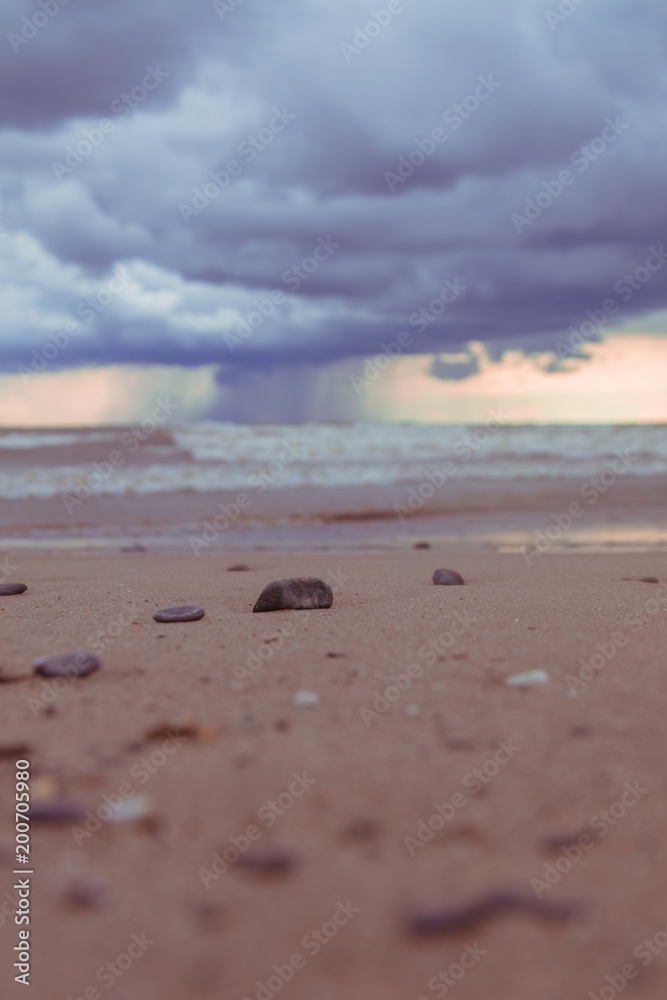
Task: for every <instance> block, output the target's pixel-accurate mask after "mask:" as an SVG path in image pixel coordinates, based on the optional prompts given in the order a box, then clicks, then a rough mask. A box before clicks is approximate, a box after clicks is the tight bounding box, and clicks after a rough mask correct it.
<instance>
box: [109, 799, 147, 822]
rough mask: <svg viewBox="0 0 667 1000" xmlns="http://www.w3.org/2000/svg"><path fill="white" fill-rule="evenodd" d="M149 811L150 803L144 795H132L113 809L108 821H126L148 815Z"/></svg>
mask: <svg viewBox="0 0 667 1000" xmlns="http://www.w3.org/2000/svg"><path fill="white" fill-rule="evenodd" d="M151 812H152V809H151V805H150V802H149V801H148V799H147V798H146V796H145V795H134V796H133V797H132V798H131V799H124V800H123V801H122V802H121V804H120V805H119V806H118V808H117V809H114V811H113V814H112V815H111V816H110V817H109V821H110V822H111V823H127V822H128V820H131V819H141V817H142V816H149V815H150V813H151Z"/></svg>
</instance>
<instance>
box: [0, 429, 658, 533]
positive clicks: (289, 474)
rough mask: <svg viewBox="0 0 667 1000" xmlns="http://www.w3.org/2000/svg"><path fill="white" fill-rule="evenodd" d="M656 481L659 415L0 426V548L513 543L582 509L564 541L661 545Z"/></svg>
mask: <svg viewBox="0 0 667 1000" xmlns="http://www.w3.org/2000/svg"><path fill="white" fill-rule="evenodd" d="M596 477H601V479H600V478H596ZM666 483H667V427H666V426H665V425H630V426H625V425H611V426H610V425H585V426H579V425H552V426H535V425H519V426H517V425H508V424H506V423H502V422H501V419H498V420H493V419H491V420H489V421H488V422H487V423H486V424H484V425H479V426H477V425H474V426H472V425H471V426H466V425H452V424H446V425H438V424H396V423H362V422H359V423H306V424H298V425H291V424H232V423H215V422H206V423H192V424H184V425H179V424H166V423H163V424H160V423H159V422H158V421H156V420H155V419H150V420H146V421H143V422H142V423H141V424H136V425H131V426H122V427H93V428H76V429H71V428H67V429H58V428H55V429H53V428H49V429H34V428H31V429H25V430H22V429H4V430H3V429H1V428H0V546H1V547H2V548H5V549H9V548H12V547H16V546H19V547H20V546H26V545H28V546H30V545H35V546H39V545H47V544H49V545H51V546H56V547H58V546H64V545H71V544H75V543H76V544H88V545H106V546H117V545H122V544H124V543H129V544H135V545H137V544H144V543H145V544H147V545H148V546H149V547H150V546H165V545H171V546H174V545H175V546H177V547H179V546H180V547H185V549H186V550H187V546H188V544H189V543H188V539H190V538H191V537H192V536H193V534H194V535H195V536H196V534H197V532H198V531H200V529H201V532H203V531H204V530H205V529H204V528H203V527H202V525H203V524H204V522H208V523H212V521H213V518H217V522H216V524H217V526H218V527H220V526H221V525H223V524H224V522H225V519H227V520H228V521H229V523H228V524H227V525H226V526H225V527H224V528H223V529H222V530H220V532H219V537H217V538H216V539H215V540H214V543H213V542H212V543H211V545H210V548H211V550H212V551H219V550H220V549H224V548H235V547H236V548H238V547H257V546H259V547H266V546H267V545H268V546H272V545H279V546H281V547H285V546H287V547H299V546H300V545H304V546H306V547H317V546H322V547H327V546H329V545H334V546H335V545H339V546H342V547H345V546H346V545H352V546H353V547H354V546H355V545H357V544H359V543H362V544H368V545H371V546H373V545H376V546H379V547H381V548H386V547H389V548H392V547H397V546H398V547H400V546H403V545H408V544H410V543H411V542H412V541H414V539H415V538H416V537H420V538H421V536H428V537H430V538H432V539H436V540H437V539H440V540H442V539H443V538H445V539H450V540H451V539H456V540H458V542H459V543H461V544H464V543H465V544H472V543H473V542H474V543H475V544H482V545H489V544H493V545H495V546H496V547H501V548H502V547H507V546H510V547H511V546H514V547H517V546H518V547H520V546H522V545H527V544H531V540H534V538H533V536H534V535H535V533H536V532H538V531H540V530H545V529H546V527H547V526H548V525H549V524H551V523H555V522H552V521H549V517H551V516H552V515H553V516H554V517H556V518H557V517H560V516H561V514H562V513H563V512H566V511H567V510H568V507H569V505H570V504H571V503H580V504H581V505H582V506H583V507H584V513H585V515H586V516H585V517H584V516H583V515H582V517H581V519H580V521H578V522H577V523H574V524H573V526H572V530H571V531H569V532H568V533H566V536H564V537H563V539H562V540H559V541H558V544H559V546H571V545H581V546H584V547H585V546H589V547H590V546H591V545H593V546H597V547H600V546H601V545H602V546H604V545H625V546H632V545H634V546H637V545H641V546H645V545H648V546H649V547H655V546H658V547H660V546H662V545H663V544H665V542H666V541H667V524H665V513H666V512H667V502H666V501H667V494H666V493H665V484H666ZM586 490H587V491H588V493H587V495H586V493H585V491H586ZM594 495H595V496H596V499H595V500H593V501H591V497H592V496H594ZM239 498H240V499H239ZM230 504H232V505H233V506H232V507H230ZM237 509H238V513H236V510H237ZM225 512H226V513H225ZM554 533H555V532H554V531H552V532H551V534H552V535H553V534H554ZM209 534H211V532H209Z"/></svg>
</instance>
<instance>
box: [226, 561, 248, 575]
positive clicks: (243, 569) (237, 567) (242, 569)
mask: <svg viewBox="0 0 667 1000" xmlns="http://www.w3.org/2000/svg"><path fill="white" fill-rule="evenodd" d="M249 570H250V566H246V564H245V563H235V564H234V565H233V566H228V567H227V572H228V573H247V572H248V571H249Z"/></svg>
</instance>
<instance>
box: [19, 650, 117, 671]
mask: <svg viewBox="0 0 667 1000" xmlns="http://www.w3.org/2000/svg"><path fill="white" fill-rule="evenodd" d="M101 666H102V661H101V660H100V658H99V656H97V654H96V653H91V652H90V651H84V652H81V653H63V654H62V655H61V656H42V657H40V659H38V660H35V661H34V662H33V667H34V670H35V673H36V674H41V676H42V677H87V675H88V674H92V672H93V671H94V670H98V669H99V668H100V667H101Z"/></svg>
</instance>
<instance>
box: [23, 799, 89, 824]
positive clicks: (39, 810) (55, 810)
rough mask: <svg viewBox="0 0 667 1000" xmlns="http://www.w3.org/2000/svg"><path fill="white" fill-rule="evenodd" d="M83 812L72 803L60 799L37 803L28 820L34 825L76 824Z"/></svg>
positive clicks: (32, 806) (31, 808) (32, 807)
mask: <svg viewBox="0 0 667 1000" xmlns="http://www.w3.org/2000/svg"><path fill="white" fill-rule="evenodd" d="M81 816H82V812H81V810H80V809H79V807H78V806H75V805H74V804H73V803H72V802H65V801H63V799H59V800H57V801H55V802H35V803H33V804H32V805H31V807H30V811H29V813H28V818H29V819H30V820H31V821H32V822H33V823H75V822H78V821H79V820H80V819H81Z"/></svg>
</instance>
